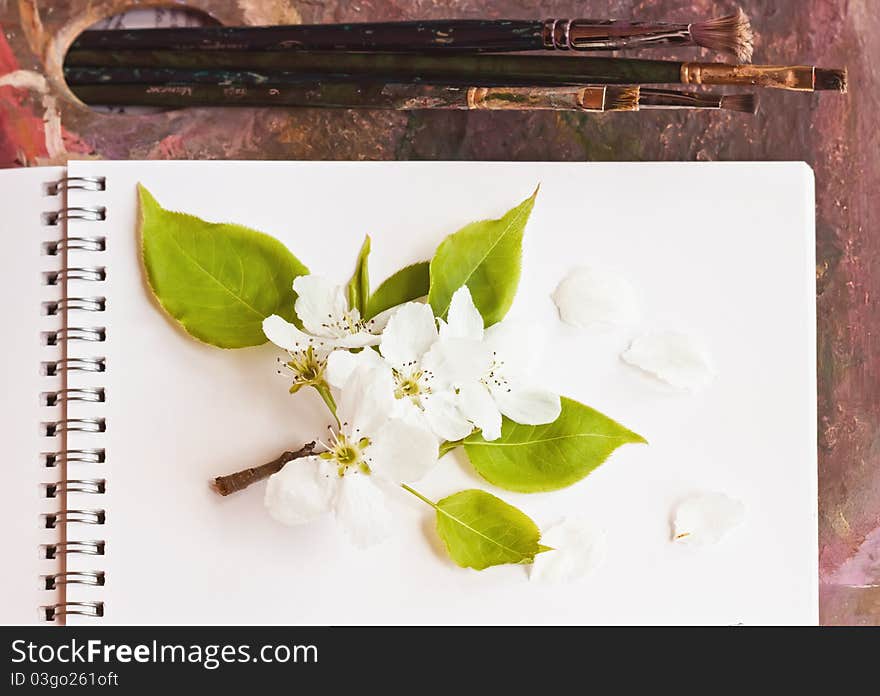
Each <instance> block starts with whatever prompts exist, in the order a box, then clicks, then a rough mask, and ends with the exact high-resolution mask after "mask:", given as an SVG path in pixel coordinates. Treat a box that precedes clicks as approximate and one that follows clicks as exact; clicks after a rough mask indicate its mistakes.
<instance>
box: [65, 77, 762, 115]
mask: <svg viewBox="0 0 880 696" xmlns="http://www.w3.org/2000/svg"><path fill="white" fill-rule="evenodd" d="M74 94H75V95H76V96H77V97H78V98H79V99H81V100H82V101H83V102H85V103H86V104H91V105H102V106H162V107H171V108H181V107H188V106H299V107H321V108H349V109H352V108H359V109H394V110H398V111H413V110H421V109H432V110H438V109H442V110H463V111H464V110H490V111H502V110H508V111H510V110H517V111H541V110H550V111H588V112H611V111H638V110H640V109H662V108H671V109H682V108H686V109H726V110H732V111H742V112H747V113H753V112H754V108H755V97H754V95H751V94H742V95H717V94H703V93H701V94H695V93H691V92H676V91H674V90H652V89H647V88H639V87H637V86H635V87H633V86H628V87H619V86H614V85H590V86H583V87H452V86H435V85H405V84H383V83H374V84H369V83H345V82H335V83H334V82H321V81H311V82H301V83H299V84H291V85H256V86H253V85H210V84H151V85H144V84H125V85H106V84H96V85H79V86H77V87H75V88H74Z"/></svg>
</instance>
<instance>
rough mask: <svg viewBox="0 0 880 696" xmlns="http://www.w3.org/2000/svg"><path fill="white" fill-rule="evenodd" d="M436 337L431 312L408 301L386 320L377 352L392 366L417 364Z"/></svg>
mask: <svg viewBox="0 0 880 696" xmlns="http://www.w3.org/2000/svg"><path fill="white" fill-rule="evenodd" d="M436 340H437V322H436V321H435V319H434V312H433V311H432V310H431V308H430V307H429V306H428V305H426V304H419V303H417V302H408V303H406V304H405V305H403V306H402V307H400V309H398V310H397V312H396V313H395V314H394V316H393V317H391V319H390V320H389V321H388V325H387V326H386V327H385V331H384V332H383V333H382V342H381V343H380V344H379V351H380V352H381V353H382V357H383V358H385V359H386V360H387V361H388V362H390V363H391V364H392V365H393V366H394V367H395V368H397V369H400V368H402V367H403V366H404V365H406V364H408V363H413V362H414V363H418V362H419V360H421V358H422V356H423V355H424V354H425V353H426V352H428V349H429V348H430V347H431V346H432V345H433V344H434V342H435V341H436Z"/></svg>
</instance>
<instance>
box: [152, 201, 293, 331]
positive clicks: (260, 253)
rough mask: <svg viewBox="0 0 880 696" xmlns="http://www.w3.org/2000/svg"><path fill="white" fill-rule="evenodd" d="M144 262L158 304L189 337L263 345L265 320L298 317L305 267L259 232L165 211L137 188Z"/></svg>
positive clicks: (275, 242)
mask: <svg viewBox="0 0 880 696" xmlns="http://www.w3.org/2000/svg"><path fill="white" fill-rule="evenodd" d="M138 191H139V193H140V202H141V219H140V222H141V237H142V243H143V255H144V266H145V268H146V271H147V279H148V281H149V284H150V287H151V288H152V290H153V292H154V293H155V295H156V298H157V299H158V300H159V303H160V304H161V305H162V307H163V308H164V309H165V311H166V312H168V314H170V315H171V316H172V317H173V318H174V319H176V320H177V321H178V322H180V324H181V325H182V326H183V328H184V329H186V331H187V332H189V334H190V335H192V336H194V337H195V338H197V339H199V340H200V341H204V342H205V343H210V344H211V345H215V346H219V347H220V348H244V347H245V346H256V345H260V344H262V343H265V342H266V337H265V336H264V335H263V326H262V325H263V319H265V318H266V317H267V316H269V315H270V314H279V315H281V316H283V317H284V318H285V319H287V320H289V321H293V320H294V310H293V303H294V300H295V299H296V295H295V294H294V292H293V288H292V285H293V279H294V278H296V277H297V276H299V275H303V274H306V273H308V272H309V271H308V269H307V268H306V267H305V266H304V265H303V264H302V263H300V261H299V260H298V259H297V258H296V257H295V256H294V255H293V254H291V253H290V251H288V249H287V248H286V247H285V246H284V245H283V244H282V243H281V242H279V241H278V240H277V239H275V238H273V237H270V236H269V235H267V234H263V233H262V232H257V231H255V230H252V229H249V228H247V227H242V226H241V225H232V224H224V223H213V222H206V221H205V220H202V219H201V218H198V217H195V216H194V215H187V214H185V213H176V212H172V211H169V210H165V209H164V208H162V206H160V205H159V203H158V202H157V201H156V199H155V198H154V197H153V195H152V194H151V193H150V192H149V191H147V189H146V188H144V187H143V186H141V185H140V184H139V185H138Z"/></svg>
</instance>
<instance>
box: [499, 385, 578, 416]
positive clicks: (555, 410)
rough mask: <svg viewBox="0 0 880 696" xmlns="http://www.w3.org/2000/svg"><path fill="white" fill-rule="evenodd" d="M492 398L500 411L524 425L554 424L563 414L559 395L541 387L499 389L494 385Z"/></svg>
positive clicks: (513, 386) (503, 387)
mask: <svg viewBox="0 0 880 696" xmlns="http://www.w3.org/2000/svg"><path fill="white" fill-rule="evenodd" d="M491 390H492V396H494V397H495V403H496V404H498V409H499V410H500V411H501V413H503V414H504V415H505V416H507V417H508V418H510V420H512V421H514V422H516V423H523V424H524V425H543V424H544V423H552V422H553V421H555V420H556V419H557V418H559V414H560V413H561V412H562V403H561V401H560V400H559V395H558V394H554V393H553V392H551V391H547V390H546V389H541V388H540V387H517V386H516V385H515V383H513V384H511V386H508V387H505V386H503V385H502V386H500V387H497V386H495V385H492V387H491Z"/></svg>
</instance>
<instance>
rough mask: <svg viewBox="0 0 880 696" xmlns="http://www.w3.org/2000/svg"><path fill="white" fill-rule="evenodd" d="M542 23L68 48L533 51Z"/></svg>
mask: <svg viewBox="0 0 880 696" xmlns="http://www.w3.org/2000/svg"><path fill="white" fill-rule="evenodd" d="M543 25H544V23H543V22H541V21H534V20H482V19H471V20H431V21H424V22H364V23H352V24H295V25H289V26H272V27H178V28H172V29H122V30H100V31H97V30H92V31H86V32H83V33H82V35H81V36H80V37H79V38H78V39H77V40H76V42H75V43H74V44H73V46H72V48H73V49H75V50H79V49H91V50H119V49H154V50H162V49H167V50H200V51H230V50H233V51H235V50H244V51H290V50H311V51H320V50H342V51H430V50H433V49H437V50H442V51H444V52H448V51H455V50H459V51H470V52H473V51H533V50H540V49H541V48H543V39H542V29H543Z"/></svg>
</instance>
